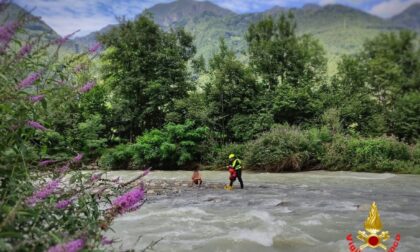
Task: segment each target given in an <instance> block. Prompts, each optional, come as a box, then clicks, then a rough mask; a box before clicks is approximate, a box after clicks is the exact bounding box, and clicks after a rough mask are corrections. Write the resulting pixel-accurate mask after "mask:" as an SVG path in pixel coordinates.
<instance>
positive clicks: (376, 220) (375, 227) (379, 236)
mask: <svg viewBox="0 0 420 252" xmlns="http://www.w3.org/2000/svg"><path fill="white" fill-rule="evenodd" d="M365 230H366V231H359V232H358V235H357V239H359V240H361V241H362V242H364V244H363V245H362V246H360V250H363V249H365V248H367V247H370V248H378V247H379V248H382V249H383V250H385V251H386V246H385V245H384V244H383V243H382V242H383V241H386V240H388V239H389V232H388V231H382V222H381V218H380V216H379V212H378V207H377V206H376V203H375V202H373V203H372V205H371V206H370V212H369V216H368V217H367V219H366V221H365Z"/></svg>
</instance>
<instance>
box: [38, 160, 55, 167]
mask: <svg viewBox="0 0 420 252" xmlns="http://www.w3.org/2000/svg"><path fill="white" fill-rule="evenodd" d="M53 163H55V161H54V160H43V161H41V162H39V166H48V165H50V164H53Z"/></svg>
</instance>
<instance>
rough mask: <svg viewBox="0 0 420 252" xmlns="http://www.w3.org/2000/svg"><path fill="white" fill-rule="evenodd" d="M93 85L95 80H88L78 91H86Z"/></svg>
mask: <svg viewBox="0 0 420 252" xmlns="http://www.w3.org/2000/svg"><path fill="white" fill-rule="evenodd" d="M94 86H95V82H92V81H89V82H88V83H86V84H85V85H84V86H83V87H81V88H80V93H86V92H88V91H90V90H91V89H92V88H93V87H94Z"/></svg>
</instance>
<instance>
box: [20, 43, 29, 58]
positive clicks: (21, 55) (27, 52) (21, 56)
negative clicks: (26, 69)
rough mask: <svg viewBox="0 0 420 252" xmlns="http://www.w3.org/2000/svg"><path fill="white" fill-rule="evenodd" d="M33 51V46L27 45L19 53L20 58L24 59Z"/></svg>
mask: <svg viewBox="0 0 420 252" xmlns="http://www.w3.org/2000/svg"><path fill="white" fill-rule="evenodd" d="M31 51H32V45H31V44H26V45H24V46H22V48H20V50H19V53H18V57H19V58H23V57H25V56H26V55H28V54H30V53H31Z"/></svg>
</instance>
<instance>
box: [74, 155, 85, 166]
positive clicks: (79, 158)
mask: <svg viewBox="0 0 420 252" xmlns="http://www.w3.org/2000/svg"><path fill="white" fill-rule="evenodd" d="M82 158H83V153H79V154H77V156H75V157H74V158H73V163H76V164H77V163H80V161H82Z"/></svg>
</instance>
